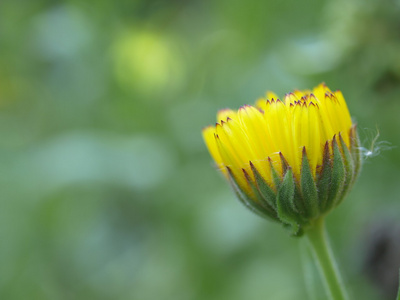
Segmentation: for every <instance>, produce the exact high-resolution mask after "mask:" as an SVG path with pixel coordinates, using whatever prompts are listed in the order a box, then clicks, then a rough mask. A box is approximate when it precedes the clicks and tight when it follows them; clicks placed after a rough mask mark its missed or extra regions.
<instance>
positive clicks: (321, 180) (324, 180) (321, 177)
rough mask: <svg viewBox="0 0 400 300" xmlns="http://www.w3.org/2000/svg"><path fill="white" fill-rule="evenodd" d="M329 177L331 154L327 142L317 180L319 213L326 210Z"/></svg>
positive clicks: (330, 173) (330, 174)
mask: <svg viewBox="0 0 400 300" xmlns="http://www.w3.org/2000/svg"><path fill="white" fill-rule="evenodd" d="M331 177H332V165H331V154H330V151H329V141H327V142H326V143H325V146H324V154H323V158H322V169H321V171H320V173H319V174H318V178H317V189H318V201H319V209H320V211H321V213H323V212H325V210H326V208H327V201H328V195H329V186H330V184H331Z"/></svg>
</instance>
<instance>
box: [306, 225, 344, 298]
mask: <svg viewBox="0 0 400 300" xmlns="http://www.w3.org/2000/svg"><path fill="white" fill-rule="evenodd" d="M305 234H306V236H307V240H308V244H309V246H310V248H311V250H312V253H313V257H314V259H315V261H316V263H317V267H318V270H319V272H320V275H321V277H322V281H323V283H324V287H325V289H326V292H327V294H328V296H329V299H331V300H346V299H348V296H347V293H346V290H345V288H344V285H343V282H342V279H341V278H340V274H339V270H338V268H337V265H336V262H335V259H334V257H333V254H332V250H331V248H330V245H329V242H328V238H327V234H326V231H325V222H324V218H320V219H318V220H316V221H315V223H314V226H313V227H311V228H310V229H308V230H307V231H306V232H305Z"/></svg>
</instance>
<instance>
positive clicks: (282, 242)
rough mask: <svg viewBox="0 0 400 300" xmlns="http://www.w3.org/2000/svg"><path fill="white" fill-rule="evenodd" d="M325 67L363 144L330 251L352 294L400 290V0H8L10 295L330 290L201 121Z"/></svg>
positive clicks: (1, 260)
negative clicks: (230, 174) (229, 167)
mask: <svg viewBox="0 0 400 300" xmlns="http://www.w3.org/2000/svg"><path fill="white" fill-rule="evenodd" d="M322 81H325V82H326V83H327V84H328V86H330V87H331V88H332V89H341V90H342V91H343V93H344V95H345V98H346V99H347V102H348V106H349V108H350V111H351V113H352V115H353V116H354V119H355V120H356V121H357V122H358V124H359V129H360V135H361V138H362V141H363V146H364V147H365V151H364V152H365V154H366V161H365V164H364V168H363V172H362V174H361V176H360V178H359V180H358V183H357V184H356V185H355V187H354V189H353V191H352V192H351V194H350V195H349V196H348V197H347V199H346V201H344V203H343V204H342V205H341V206H340V207H339V208H338V209H337V210H335V211H334V212H333V213H332V214H331V215H330V216H329V217H328V219H327V226H328V229H329V232H330V235H331V241H332V244H333V248H334V251H335V253H336V255H337V258H338V261H339V263H340V265H341V268H342V271H343V273H344V274H345V279H346V282H347V285H348V286H349V288H350V291H351V294H352V296H353V299H394V294H395V289H396V283H397V280H398V268H399V266H400V262H399V253H400V250H399V243H400V242H399V241H400V230H399V225H398V222H399V220H400V219H399V215H400V201H399V192H400V186H399V184H398V182H399V168H400V155H399V152H398V151H399V148H396V146H398V145H399V144H400V136H399V128H400V116H399V114H400V101H399V100H400V2H399V1H398V0H396V1H395V0H376V1H373V0H338V1H327V0H323V1H312V0H305V1H298V0H285V1H272V0H270V1H257V0H248V1H236V0H215V1H197V0H190V1H182V0H170V1H162V0H123V1H106V0H96V1H90V0H89V1H80V0H70V1H50V0H35V1H32V0H13V1H7V0H5V1H1V2H0V165H1V168H0V169H1V173H0V191H1V202H0V298H1V299H10V300H13V299H51V300H53V299H135V300H136V299H137V300H153V299H174V300H180V299H185V300H186V299H199V300H202V299H207V300H219V299H222V300H223V299H229V300H241V299H247V300H253V299H254V300H255V299H257V300H258V299H272V300H286V299H287V300H293V299H316V300H317V299H324V295H323V291H322V290H318V289H317V290H316V291H314V292H312V293H311V295H314V296H307V288H306V287H307V285H306V284H305V282H306V281H307V278H309V276H308V275H309V274H311V273H306V274H308V275H307V276H305V275H304V272H303V271H304V270H307V269H310V268H311V269H312V268H313V267H312V265H309V264H307V263H305V264H304V265H305V268H303V266H302V265H303V264H302V260H303V261H305V262H307V260H306V259H304V258H302V255H301V253H304V245H303V244H302V242H303V241H301V240H299V239H295V238H291V237H289V235H288V233H287V232H286V231H285V230H284V229H283V228H281V227H280V226H279V225H277V224H273V223H268V222H265V221H264V220H262V219H261V218H259V217H257V216H254V215H252V214H251V213H250V212H249V211H247V210H246V209H244V208H243V207H242V206H241V205H240V204H239V202H238V201H236V199H235V198H234V195H233V193H232V192H231V190H230V188H229V186H228V184H226V182H225V181H224V179H223V178H222V176H220V175H219V174H218V173H217V172H216V171H215V170H214V167H213V165H212V161H211V159H210V157H209V154H208V152H207V150H206V148H205V146H204V144H203V141H202V137H201V133H200V132H201V129H202V127H204V126H206V125H208V124H212V123H214V122H215V113H216V111H217V110H218V109H221V108H225V107H230V108H238V107H239V106H241V105H243V104H246V103H247V104H251V103H253V102H254V101H255V100H256V98H258V97H260V96H262V95H263V94H264V93H265V91H266V90H273V91H275V92H277V93H278V94H280V95H284V93H285V92H289V91H291V90H293V89H295V88H299V89H304V88H310V87H313V86H315V85H317V84H319V83H320V82H322ZM378 132H379V133H380V137H379V139H378V140H377V142H375V143H373V140H374V138H375V137H376V135H377V134H378ZM386 142H389V143H390V144H389V143H386ZM396 247H397V248H396ZM299 249H300V250H299ZM302 249H303V250H302Z"/></svg>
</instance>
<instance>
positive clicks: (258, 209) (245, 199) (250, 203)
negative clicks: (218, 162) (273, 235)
mask: <svg viewBox="0 0 400 300" xmlns="http://www.w3.org/2000/svg"><path fill="white" fill-rule="evenodd" d="M226 170H227V171H228V174H229V181H230V183H231V186H232V188H233V191H234V193H235V195H236V197H237V198H238V199H239V201H240V202H242V203H243V205H244V206H246V207H247V208H248V209H249V210H250V211H252V212H253V213H255V214H257V215H259V216H261V217H263V218H267V217H270V218H272V219H275V218H273V217H271V216H270V215H269V214H268V211H267V210H266V209H265V208H264V207H263V206H261V205H260V204H258V203H257V202H255V201H254V200H253V199H251V198H250V197H249V196H248V195H247V194H246V193H244V192H243V191H242V189H241V188H240V186H239V184H238V182H237V179H236V177H235V175H234V174H233V172H232V170H231V168H229V167H226Z"/></svg>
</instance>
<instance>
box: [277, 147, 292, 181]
mask: <svg viewBox="0 0 400 300" xmlns="http://www.w3.org/2000/svg"><path fill="white" fill-rule="evenodd" d="M279 157H280V158H281V164H282V178H283V177H284V176H285V174H286V173H287V170H288V168H290V166H289V164H288V162H287V160H286V158H285V157H284V156H283V154H282V152H279Z"/></svg>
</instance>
